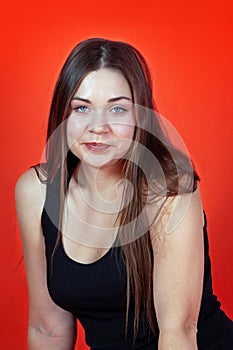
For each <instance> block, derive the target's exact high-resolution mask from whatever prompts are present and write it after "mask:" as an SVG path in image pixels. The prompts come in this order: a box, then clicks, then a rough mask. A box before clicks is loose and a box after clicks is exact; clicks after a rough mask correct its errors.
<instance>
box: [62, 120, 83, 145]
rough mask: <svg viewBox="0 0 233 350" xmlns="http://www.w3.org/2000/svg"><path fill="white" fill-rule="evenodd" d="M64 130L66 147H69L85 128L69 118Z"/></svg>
mask: <svg viewBox="0 0 233 350" xmlns="http://www.w3.org/2000/svg"><path fill="white" fill-rule="evenodd" d="M66 130H67V141H68V146H69V147H71V146H72V145H73V144H74V143H75V142H77V141H78V140H79V138H80V137H81V136H82V134H83V132H84V130H85V127H84V126H83V125H82V124H81V123H79V122H78V121H77V120H76V118H74V117H72V116H71V117H69V118H68V121H67V129H66Z"/></svg>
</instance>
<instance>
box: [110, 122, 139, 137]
mask: <svg viewBox="0 0 233 350" xmlns="http://www.w3.org/2000/svg"><path fill="white" fill-rule="evenodd" d="M134 129H135V126H134V125H127V124H125V125H123V124H122V125H119V124H118V125H115V126H114V134H115V135H116V136H117V137H119V138H122V139H126V140H132V139H133V135H134Z"/></svg>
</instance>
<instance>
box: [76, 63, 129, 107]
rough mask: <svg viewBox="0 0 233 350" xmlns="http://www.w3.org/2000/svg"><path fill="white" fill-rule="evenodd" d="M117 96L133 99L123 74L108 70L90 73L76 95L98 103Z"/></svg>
mask: <svg viewBox="0 0 233 350" xmlns="http://www.w3.org/2000/svg"><path fill="white" fill-rule="evenodd" d="M117 96H125V97H128V98H132V96H131V90H130V86H129V84H128V82H127V80H126V78H125V77H124V75H123V74H122V73H121V72H119V71H116V70H112V69H108V68H103V69H99V70H97V71H93V72H91V73H89V74H88V75H87V76H86V77H85V78H84V79H83V81H82V82H81V84H80V86H79V87H78V89H77V90H76V92H75V94H74V97H82V98H86V99H88V100H90V101H92V102H95V100H96V102H98V103H101V102H106V100H108V99H110V98H112V97H117ZM102 100H103V101H102Z"/></svg>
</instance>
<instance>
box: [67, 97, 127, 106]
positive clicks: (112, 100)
mask: <svg viewBox="0 0 233 350" xmlns="http://www.w3.org/2000/svg"><path fill="white" fill-rule="evenodd" d="M72 100H79V101H83V102H86V103H89V104H91V101H90V100H88V99H86V98H82V97H78V96H74V97H73V98H72ZM119 100H127V101H132V100H131V98H129V97H126V96H117V97H112V98H110V99H108V101H107V102H108V103H109V102H116V101H119Z"/></svg>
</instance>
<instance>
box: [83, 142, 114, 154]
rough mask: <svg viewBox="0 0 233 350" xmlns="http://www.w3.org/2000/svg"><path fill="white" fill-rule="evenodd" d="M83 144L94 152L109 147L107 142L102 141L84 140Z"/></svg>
mask: <svg viewBox="0 0 233 350" xmlns="http://www.w3.org/2000/svg"><path fill="white" fill-rule="evenodd" d="M84 145H85V146H86V148H87V149H88V150H90V151H94V152H101V151H106V150H107V149H109V148H110V147H111V145H109V144H107V143H102V142H86V143H84Z"/></svg>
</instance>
